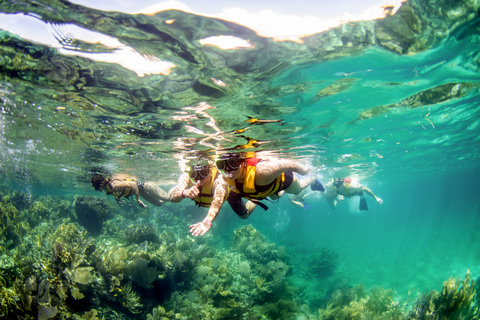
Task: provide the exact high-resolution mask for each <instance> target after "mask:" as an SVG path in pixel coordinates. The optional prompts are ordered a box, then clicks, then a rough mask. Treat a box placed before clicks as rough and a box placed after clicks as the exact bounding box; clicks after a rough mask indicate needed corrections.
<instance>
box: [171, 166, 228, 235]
mask: <svg viewBox="0 0 480 320" xmlns="http://www.w3.org/2000/svg"><path fill="white" fill-rule="evenodd" d="M228 193H229V190H228V185H227V183H226V182H225V181H224V180H223V179H222V177H221V175H220V174H219V173H218V171H217V168H215V167H213V166H211V165H210V164H203V165H200V164H199V165H195V166H191V167H189V168H188V172H187V173H185V174H182V175H181V176H180V178H179V179H178V183H177V185H176V186H175V187H174V188H173V189H172V193H171V197H170V201H171V202H174V203H178V202H180V201H182V200H183V199H185V198H189V199H192V200H193V201H195V204H196V205H198V206H200V207H205V208H208V212H207V216H206V217H205V219H203V221H201V222H198V223H195V224H193V225H191V226H190V233H191V234H192V235H194V236H199V235H201V236H202V235H204V234H205V233H206V232H207V231H208V230H210V228H211V227H212V223H213V221H214V220H215V218H216V217H217V215H218V213H219V212H220V208H221V207H222V205H223V202H225V200H226V199H227V196H228Z"/></svg>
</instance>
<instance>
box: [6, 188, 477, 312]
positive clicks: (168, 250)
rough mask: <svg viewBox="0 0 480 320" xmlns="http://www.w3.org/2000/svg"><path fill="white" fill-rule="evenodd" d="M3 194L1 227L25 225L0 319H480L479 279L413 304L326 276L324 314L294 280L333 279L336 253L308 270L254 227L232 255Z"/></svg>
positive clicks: (11, 252)
mask: <svg viewBox="0 0 480 320" xmlns="http://www.w3.org/2000/svg"><path fill="white" fill-rule="evenodd" d="M2 195H3V197H2V201H1V205H2V206H1V208H3V209H2V211H1V214H2V216H3V218H2V219H3V221H6V222H7V225H6V228H4V229H2V230H7V229H9V226H10V224H11V221H16V222H17V223H20V224H22V223H23V227H22V228H18V229H15V228H13V229H9V230H10V231H9V232H10V233H16V232H18V234H16V236H15V237H12V236H11V235H10V233H2V237H1V238H0V244H1V246H0V250H1V251H0V255H1V258H2V259H1V260H0V301H1V306H0V317H1V318H8V319H14V318H15V319H42V320H46V319H58V318H60V319H80V318H81V319H145V318H146V319H152V320H153V319H161V320H166V319H244V318H247V319H310V320H314V319H318V320H320V319H439V320H440V319H447V318H448V319H467V318H468V319H473V318H475V317H478V315H479V314H480V313H479V309H478V308H479V305H478V303H479V297H478V294H477V293H478V291H477V287H476V283H475V282H474V281H472V280H471V279H470V274H467V275H466V277H465V279H464V280H460V279H453V278H451V279H449V280H448V281H446V282H445V283H444V285H443V289H442V292H436V291H432V292H431V293H430V294H425V295H423V296H422V297H421V298H420V299H419V300H418V301H414V300H413V299H412V300H409V301H407V302H402V301H398V300H396V297H395V295H394V292H393V291H392V290H385V289H383V288H379V287H373V288H371V289H370V290H369V291H367V290H366V289H365V288H364V287H363V286H362V285H356V286H350V285H348V284H347V283H346V282H345V281H340V282H338V281H329V282H325V283H330V285H329V289H328V290H327V291H326V293H325V294H324V295H323V296H322V299H321V300H322V302H321V305H322V307H320V308H318V307H317V306H315V305H314V304H309V303H308V302H307V301H305V300H304V298H303V297H304V295H303V293H302V292H301V290H300V289H299V288H298V287H297V286H296V285H295V283H294V281H292V279H293V278H292V275H293V274H295V273H297V272H302V273H303V274H304V276H305V277H310V278H311V279H314V278H319V279H321V280H322V281H323V280H326V279H332V280H333V275H334V272H335V269H336V264H337V263H338V259H340V257H339V256H338V254H337V253H336V251H335V250H333V249H328V248H319V249H318V250H311V254H310V256H308V257H307V259H305V263H302V265H306V267H307V269H308V270H300V269H295V268H292V267H291V266H290V263H291V261H290V259H291V257H289V254H288V253H287V252H286V250H285V248H284V247H277V246H276V245H275V244H274V243H272V242H269V241H268V240H267V239H266V238H265V236H263V235H262V234H261V233H260V232H259V231H257V230H256V229H255V228H253V227H252V226H251V225H246V226H244V227H242V228H239V229H237V230H235V232H234V234H233V235H232V238H231V243H230V249H228V250H227V249H225V248H223V247H222V248H218V247H217V246H216V245H215V243H216V242H213V241H211V240H212V239H211V236H205V237H202V238H194V237H191V236H190V235H189V234H188V232H187V231H186V230H183V231H181V230H180V229H178V228H177V227H176V226H175V225H173V224H172V225H167V224H163V222H162V224H160V225H155V227H153V226H152V223H151V222H148V221H144V220H143V219H138V218H137V219H135V220H132V219H130V218H128V216H129V210H128V209H127V208H125V207H122V209H121V210H116V211H115V213H112V218H111V219H110V220H108V221H107V222H106V223H105V227H104V228H102V229H101V232H100V233H99V234H97V235H95V236H94V235H93V234H91V233H90V232H88V230H87V229H86V228H84V227H82V226H81V225H80V224H79V223H78V222H77V221H76V218H75V214H74V211H75V210H76V209H75V208H73V206H69V205H66V203H73V202H74V199H73V198H72V199H68V198H67V199H65V198H62V199H60V198H58V199H56V198H52V197H36V198H33V199H32V201H30V205H26V206H24V207H23V208H22V207H19V208H20V210H18V209H17V208H16V207H15V205H14V203H13V202H12V200H11V199H14V197H13V193H9V192H7V191H4V192H3V194H2ZM90 200H92V199H90ZM166 206H167V207H168V206H169V205H168V204H167V205H166ZM5 208H9V209H5ZM155 210H159V211H161V212H157V213H158V217H162V216H163V217H164V216H166V217H164V218H163V221H175V222H174V223H175V224H177V223H178V221H177V220H175V219H174V214H173V213H172V211H171V210H169V209H166V210H163V207H162V209H155ZM59 212H61V213H59ZM155 212H156V211H155ZM150 214H152V212H150ZM175 215H177V213H175ZM30 216H36V219H32V218H30V219H29V217H30ZM19 217H22V220H15V219H19ZM155 219H157V218H155ZM177 219H178V215H177ZM110 221H114V222H115V225H118V229H115V228H113V225H111V224H110V223H109V222H110ZM182 223H183V225H186V221H182ZM2 227H3V225H2ZM154 229H155V231H154ZM25 230H28V233H26V232H25ZM52 230H53V231H52ZM112 231H114V232H112ZM11 239H15V241H13V242H12V240H11ZM7 244H8V246H6V245H7ZM318 291H319V292H321V291H322V290H321V288H319V289H318Z"/></svg>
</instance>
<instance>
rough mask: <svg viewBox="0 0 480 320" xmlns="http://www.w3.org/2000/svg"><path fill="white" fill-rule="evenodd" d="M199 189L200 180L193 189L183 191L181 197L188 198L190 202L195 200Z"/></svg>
mask: <svg viewBox="0 0 480 320" xmlns="http://www.w3.org/2000/svg"><path fill="white" fill-rule="evenodd" d="M199 187H200V180H198V181H197V183H196V184H195V185H194V186H193V187H191V188H188V189H185V191H184V192H183V196H184V197H185V198H189V199H192V200H193V199H195V198H196V197H198V195H199V194H200V190H199V189H198V188H199Z"/></svg>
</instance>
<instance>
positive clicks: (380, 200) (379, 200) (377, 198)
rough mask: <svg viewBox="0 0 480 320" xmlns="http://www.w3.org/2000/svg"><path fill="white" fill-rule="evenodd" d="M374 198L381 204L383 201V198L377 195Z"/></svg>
mask: <svg viewBox="0 0 480 320" xmlns="http://www.w3.org/2000/svg"><path fill="white" fill-rule="evenodd" d="M375 200H377V202H378V203H379V204H382V203H383V200H382V199H380V198H379V197H375Z"/></svg>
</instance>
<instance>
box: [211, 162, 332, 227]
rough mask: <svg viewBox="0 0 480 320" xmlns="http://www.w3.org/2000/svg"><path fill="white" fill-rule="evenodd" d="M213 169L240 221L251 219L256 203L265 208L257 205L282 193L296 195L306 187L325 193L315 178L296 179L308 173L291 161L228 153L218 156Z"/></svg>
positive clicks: (298, 164) (261, 204)
mask: <svg viewBox="0 0 480 320" xmlns="http://www.w3.org/2000/svg"><path fill="white" fill-rule="evenodd" d="M246 154H249V153H246ZM216 166H217V168H218V169H219V170H220V171H221V172H222V175H223V178H224V179H225V181H226V182H227V183H228V185H229V187H230V190H231V191H232V192H230V196H229V197H228V203H229V204H230V206H231V207H232V209H233V210H234V211H235V213H236V214H237V215H238V216H239V217H240V218H242V219H246V218H248V217H249V216H250V214H251V213H252V211H253V210H254V209H255V205H256V204H258V205H259V206H261V207H262V208H263V209H265V210H266V209H268V207H267V206H265V205H264V204H263V203H261V202H260V200H263V199H266V198H267V197H270V198H271V199H278V197H280V196H281V195H282V194H283V193H290V194H299V193H300V192H301V191H302V190H304V189H305V188H307V187H308V186H310V188H311V189H312V190H314V191H324V188H323V185H322V183H321V182H320V181H319V180H318V179H317V177H315V176H314V175H309V176H306V177H302V178H301V177H299V176H297V174H296V173H298V174H301V175H305V174H307V173H308V172H307V170H306V169H305V168H304V167H303V166H302V165H301V164H300V163H298V162H295V161H292V160H277V161H271V160H269V161H264V160H262V159H259V158H255V157H246V156H241V154H239V153H227V154H223V155H221V156H220V159H219V160H217V162H216ZM242 197H243V198H247V199H249V200H251V202H252V203H253V205H250V204H248V203H247V205H245V204H244V203H243V201H242V199H241V198H242Z"/></svg>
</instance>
